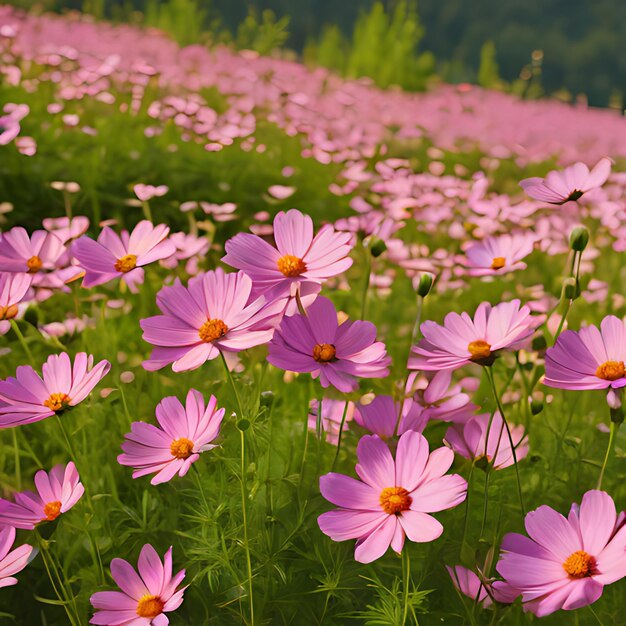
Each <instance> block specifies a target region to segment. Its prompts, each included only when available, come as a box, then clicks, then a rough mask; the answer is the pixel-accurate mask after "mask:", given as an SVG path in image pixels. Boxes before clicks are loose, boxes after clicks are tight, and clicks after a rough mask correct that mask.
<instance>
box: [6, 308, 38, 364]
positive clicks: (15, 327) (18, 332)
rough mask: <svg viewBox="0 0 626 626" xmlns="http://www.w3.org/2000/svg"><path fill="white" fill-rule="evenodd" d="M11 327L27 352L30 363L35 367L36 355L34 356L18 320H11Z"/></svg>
mask: <svg viewBox="0 0 626 626" xmlns="http://www.w3.org/2000/svg"><path fill="white" fill-rule="evenodd" d="M11 328H12V329H13V332H14V333H15V334H16V336H17V339H18V341H19V342H20V345H21V346H22V349H23V350H24V353H25V354H26V357H27V358H28V360H29V361H30V364H31V365H32V366H33V367H35V357H33V353H32V352H31V351H30V348H29V347H28V343H27V342H26V338H25V337H24V335H23V334H22V331H21V330H20V327H19V326H18V324H17V322H16V321H15V320H14V319H12V320H11Z"/></svg>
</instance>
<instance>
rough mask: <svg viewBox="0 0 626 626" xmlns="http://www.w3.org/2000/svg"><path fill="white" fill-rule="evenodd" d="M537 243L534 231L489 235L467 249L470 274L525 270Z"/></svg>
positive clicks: (479, 274) (466, 264)
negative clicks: (528, 258) (528, 257)
mask: <svg viewBox="0 0 626 626" xmlns="http://www.w3.org/2000/svg"><path fill="white" fill-rule="evenodd" d="M534 244H535V235H534V234H533V233H515V234H505V235H498V236H497V237H487V238H486V239H483V240H482V241H477V242H475V243H472V244H471V245H470V246H469V247H468V248H467V249H466V250H465V259H464V261H465V266H466V267H467V273H468V274H469V275H470V276H495V275H496V274H506V273H507V272H513V271H515V270H523V269H525V268H526V263H522V259H524V258H526V257H527V256H528V255H529V254H530V253H531V252H532V251H533V246H534Z"/></svg>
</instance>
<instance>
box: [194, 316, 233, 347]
mask: <svg viewBox="0 0 626 626" xmlns="http://www.w3.org/2000/svg"><path fill="white" fill-rule="evenodd" d="M227 332H228V326H226V324H224V322H222V320H218V319H212V320H207V321H206V322H204V324H202V326H200V330H199V331H198V335H200V339H202V341H204V343H211V341H215V340H216V339H220V337H223V336H224V335H225V334H226V333H227Z"/></svg>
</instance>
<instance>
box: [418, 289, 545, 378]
mask: <svg viewBox="0 0 626 626" xmlns="http://www.w3.org/2000/svg"><path fill="white" fill-rule="evenodd" d="M541 321H542V319H541V318H539V317H535V318H533V317H531V314H530V309H529V308H528V306H522V307H520V301H519V300H512V301H511V302H501V303H500V304H497V305H496V306H494V307H492V306H491V305H490V304H489V303H488V302H483V303H482V304H480V305H479V306H478V308H477V309H476V313H475V314H474V319H472V318H471V317H470V316H469V315H468V314H467V313H462V314H461V315H459V314H458V313H448V315H446V317H445V319H444V322H443V326H440V325H439V324H436V323H435V322H431V321H427V322H424V323H423V324H422V325H421V326H420V330H421V332H422V335H424V339H422V340H421V341H420V342H419V343H418V344H417V346H414V347H413V349H412V354H411V357H410V358H409V369H417V370H441V369H456V368H459V367H462V366H463V365H466V364H467V363H478V364H479V365H491V364H492V363H493V361H494V360H495V359H496V358H497V357H498V353H499V352H500V351H502V350H516V349H518V348H520V347H522V346H523V345H524V344H525V343H527V342H528V340H529V339H530V337H531V336H532V334H533V332H534V331H535V328H537V326H538V325H539V324H540V323H541Z"/></svg>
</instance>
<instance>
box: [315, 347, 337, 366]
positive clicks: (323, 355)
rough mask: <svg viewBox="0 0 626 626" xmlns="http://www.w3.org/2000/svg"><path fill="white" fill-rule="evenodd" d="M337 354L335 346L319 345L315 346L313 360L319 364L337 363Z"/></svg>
mask: <svg viewBox="0 0 626 626" xmlns="http://www.w3.org/2000/svg"><path fill="white" fill-rule="evenodd" d="M336 353H337V351H336V350H335V346H333V345H332V344H331V343H318V344H317V345H315V346H313V358H314V359H315V360H316V361H317V362H318V363H330V362H331V361H336V360H337V359H336V358H335V354H336Z"/></svg>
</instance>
